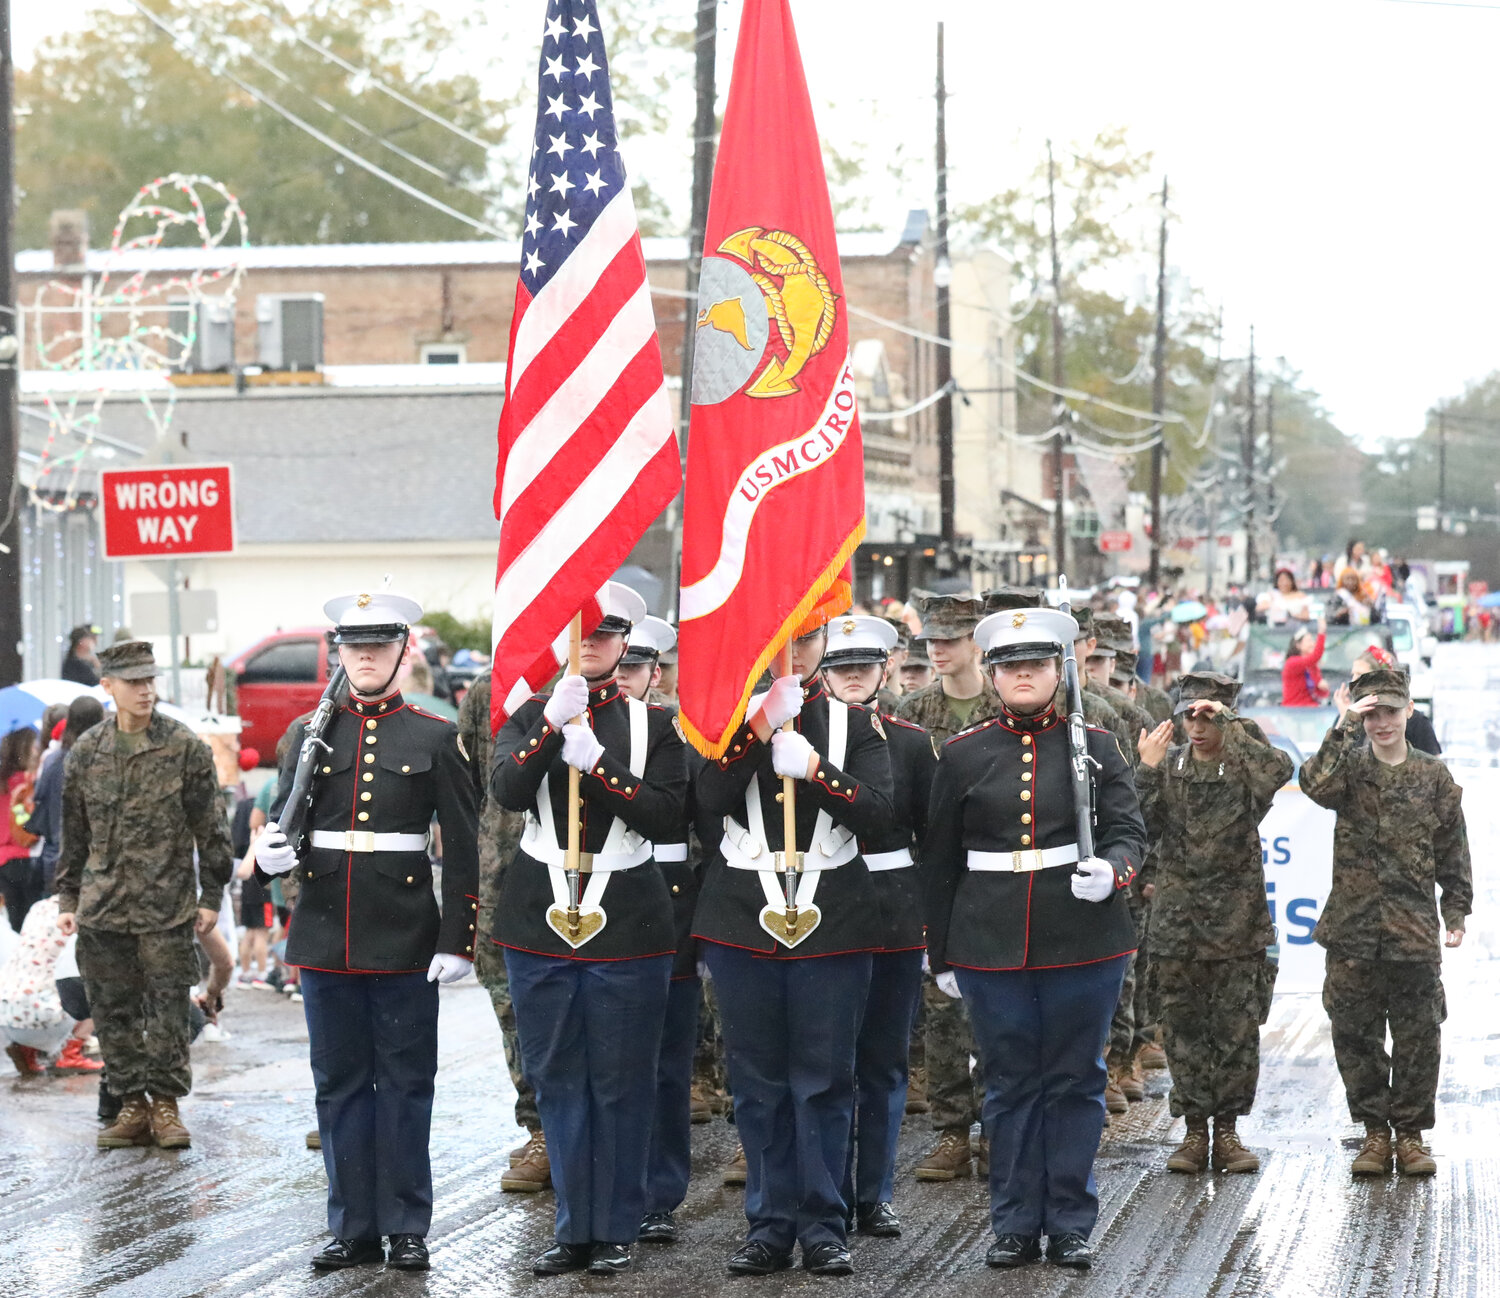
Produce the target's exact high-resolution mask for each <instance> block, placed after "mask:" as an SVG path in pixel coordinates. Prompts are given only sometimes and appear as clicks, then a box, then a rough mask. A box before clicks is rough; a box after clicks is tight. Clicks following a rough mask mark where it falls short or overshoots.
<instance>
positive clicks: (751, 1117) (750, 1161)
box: [703, 942, 870, 1252]
mask: <svg viewBox="0 0 1500 1298" xmlns="http://www.w3.org/2000/svg"><path fill="white" fill-rule="evenodd" d="M703 955H704V959H705V960H706V961H707V963H708V968H709V972H710V973H711V974H712V975H713V979H714V990H715V994H716V995H717V997H718V1001H719V1017H720V1020H721V1022H722V1024H723V1031H724V1055H725V1059H726V1061H727V1063H728V1066H729V1074H730V1076H731V1077H732V1078H733V1079H734V1120H735V1125H736V1126H737V1127H738V1129H739V1135H740V1141H741V1143H742V1144H743V1146H744V1150H745V1165H746V1168H747V1171H748V1175H747V1177H746V1181H745V1216H746V1218H747V1219H748V1220H749V1223H750V1230H749V1234H748V1237H747V1238H748V1239H750V1240H758V1241H761V1242H763V1243H765V1244H768V1245H769V1246H770V1247H772V1248H774V1249H777V1250H779V1251H783V1252H784V1251H787V1250H789V1249H790V1248H791V1247H792V1245H793V1244H794V1243H800V1244H801V1245H802V1248H803V1251H804V1252H805V1251H806V1250H808V1249H810V1248H812V1247H814V1246H815V1245H818V1244H823V1243H828V1242H830V1241H832V1242H834V1243H838V1244H843V1243H844V1239H845V1234H846V1226H845V1217H846V1215H847V1213H848V1206H847V1205H846V1203H845V1201H844V1195H843V1190H842V1185H843V1180H844V1167H845V1164H846V1162H847V1161H848V1157H849V1133H850V1131H851V1129H852V1127H853V1122H854V1051H855V1042H856V1040H857V1039H858V1037H859V1025H860V1022H861V1021H862V1019H863V1017H864V1009H865V1000H866V997H867V995H868V993H869V986H870V955H869V953H868V952H854V953H851V954H847V955H826V956H809V957H807V958H805V959H800V960H786V959H768V958H765V957H762V956H758V955H756V954H755V953H754V952H751V951H746V950H744V949H742V948H740V947H732V946H725V945H723V944H721V943H717V942H705V943H704V944H703Z"/></svg>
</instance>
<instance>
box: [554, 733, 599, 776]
mask: <svg viewBox="0 0 1500 1298" xmlns="http://www.w3.org/2000/svg"><path fill="white" fill-rule="evenodd" d="M562 735H563V751H562V757H563V761H565V762H567V764H568V765H569V766H576V767H577V768H578V769H579V770H580V771H582V772H583V773H584V774H585V775H587V774H588V773H589V772H590V771H592V770H593V769H594V765H595V763H596V762H598V760H599V759H600V758H601V757H603V756H604V745H603V744H601V743H600V742H599V737H598V736H597V735H596V734H594V732H593V731H592V730H591V729H589V727H588V726H586V725H584V724H583V723H582V722H575V723H573V724H570V725H566V726H564V727H563V728H562Z"/></svg>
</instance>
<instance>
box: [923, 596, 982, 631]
mask: <svg viewBox="0 0 1500 1298" xmlns="http://www.w3.org/2000/svg"><path fill="white" fill-rule="evenodd" d="M917 615H918V616H919V617H920V618H921V619H922V630H921V632H920V633H919V638H920V639H923V640H957V639H959V638H960V637H962V636H966V635H973V634H974V628H975V627H976V626H978V625H979V619H980V618H981V617H983V616H984V602H983V601H982V600H978V599H975V598H974V597H973V596H972V595H926V596H924V597H923V598H922V599H920V600H919V601H918V602H917Z"/></svg>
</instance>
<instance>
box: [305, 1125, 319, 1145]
mask: <svg viewBox="0 0 1500 1298" xmlns="http://www.w3.org/2000/svg"><path fill="white" fill-rule="evenodd" d="M302 1143H303V1144H305V1145H306V1146H307V1147H308V1148H309V1149H322V1148H323V1133H322V1132H321V1131H319V1130H318V1129H317V1128H316V1127H314V1128H313V1129H312V1130H311V1131H309V1132H308V1133H307V1135H305V1136H304V1137H303V1138H302Z"/></svg>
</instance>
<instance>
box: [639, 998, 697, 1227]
mask: <svg viewBox="0 0 1500 1298" xmlns="http://www.w3.org/2000/svg"><path fill="white" fill-rule="evenodd" d="M702 990H703V984H702V983H701V982H699V980H698V979H697V978H674V979H673V980H672V985H671V989H670V990H669V991H668V992H667V1019H666V1023H665V1025H664V1026H663V1028H662V1034H661V1054H660V1055H659V1056H658V1057H657V1061H656V1116H655V1118H654V1119H653V1120H652V1123H651V1152H650V1154H649V1155H648V1157H647V1160H646V1211H647V1212H648V1213H649V1212H673V1211H675V1210H676V1208H677V1206H678V1205H679V1204H680V1203H681V1202H682V1201H683V1200H684V1199H685V1198H687V1188H688V1180H689V1179H690V1178H691V1177H692V1174H693V1142H692V1127H693V1052H694V1050H696V1049H697V1046H698V1003H699V1001H700V1000H701V999H702Z"/></svg>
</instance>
